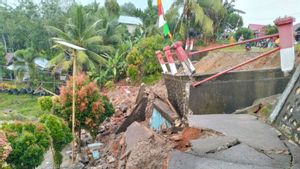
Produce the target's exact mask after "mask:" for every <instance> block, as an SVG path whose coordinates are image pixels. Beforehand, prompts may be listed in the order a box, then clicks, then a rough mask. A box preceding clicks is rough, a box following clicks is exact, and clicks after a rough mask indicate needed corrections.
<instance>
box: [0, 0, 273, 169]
mask: <svg viewBox="0 0 300 169" xmlns="http://www.w3.org/2000/svg"><path fill="white" fill-rule="evenodd" d="M70 2H71V1H68V0H66V1H62V0H41V3H35V1H33V0H20V1H18V3H17V5H16V6H9V5H3V4H1V5H0V22H1V23H2V24H1V25H0V34H1V42H0V81H2V79H3V77H4V78H14V79H16V80H18V81H20V82H22V81H26V84H25V86H26V87H36V86H39V85H40V84H41V82H42V81H44V82H45V81H46V82H51V81H53V80H59V78H58V77H57V75H67V79H68V80H67V81H66V84H65V85H63V86H55V85H54V86H51V87H52V89H53V92H54V91H55V89H57V90H58V87H61V90H60V94H59V95H58V96H54V97H49V96H46V97H41V98H37V97H35V96H30V97H28V96H24V95H22V96H17V97H18V99H13V97H15V96H10V95H8V94H2V93H1V97H0V106H1V104H5V105H12V106H13V107H8V108H11V109H12V110H13V113H14V111H16V113H17V115H16V116H14V117H9V118H7V119H3V118H2V117H6V115H2V114H0V117H1V119H2V120H22V122H16V123H7V124H4V125H2V126H0V127H1V129H2V130H3V131H4V132H5V135H4V134H2V136H1V134H0V151H1V152H4V151H5V152H7V153H6V154H7V155H6V156H0V167H2V166H1V165H2V164H4V163H5V162H4V161H6V162H7V163H8V164H9V165H10V166H11V167H13V168H17V169H18V168H23V169H27V168H28V169H29V168H35V167H36V166H38V165H40V164H41V162H42V160H43V155H44V154H45V152H46V151H47V150H48V148H51V149H52V150H53V152H54V153H53V156H54V160H55V167H56V168H59V166H60V164H61V160H62V155H61V154H60V152H61V150H62V149H63V147H64V146H66V145H67V144H68V143H70V142H71V140H72V135H71V132H70V127H71V114H72V109H71V107H72V96H73V93H72V85H71V84H72V77H71V76H70V75H71V72H72V71H73V70H72V69H73V65H72V64H73V63H74V62H73V59H75V57H72V56H73V54H76V63H77V68H78V71H79V72H82V73H81V74H79V75H78V76H77V77H76V78H75V81H76V84H77V88H76V95H75V98H76V132H77V136H79V137H80V135H81V134H80V131H81V129H86V130H88V131H89V132H91V134H92V135H93V136H95V135H96V134H97V128H98V126H99V125H100V124H101V122H103V121H104V120H105V119H106V118H107V117H110V116H111V115H112V114H113V113H114V108H113V106H112V104H111V103H110V101H109V99H108V98H107V97H105V96H102V95H101V93H100V89H99V86H100V87H104V86H106V87H107V88H112V87H113V86H114V84H115V83H116V82H118V81H120V80H122V79H125V78H127V77H128V78H129V79H130V82H131V83H133V84H135V83H139V82H145V83H152V82H153V81H156V80H158V79H159V78H160V74H161V67H160V65H159V63H158V61H157V59H156V57H155V51H157V50H162V49H163V47H164V46H165V45H171V44H172V43H173V41H177V40H182V41H185V39H186V38H187V37H188V36H193V38H196V39H197V40H198V42H201V44H204V43H209V42H214V41H216V40H218V39H220V38H223V37H224V35H228V32H231V33H232V32H233V31H234V30H236V29H237V28H240V27H241V26H242V25H243V21H242V18H241V16H240V15H239V14H240V13H243V11H240V10H238V9H235V7H234V1H233V0H232V1H227V0H226V1H220V0H186V1H183V0H176V1H174V3H173V4H172V6H171V8H170V9H169V10H168V11H165V19H166V21H167V22H168V24H169V27H170V31H171V33H172V34H173V37H174V39H169V38H168V37H163V35H162V29H161V28H158V27H157V24H156V22H157V19H158V16H157V6H155V5H153V1H152V0H147V7H146V9H143V10H142V9H139V8H137V7H135V5H134V4H132V3H125V4H124V5H122V6H120V5H119V4H118V3H117V1H116V0H105V3H104V4H99V3H97V2H96V1H95V2H94V3H91V4H88V5H85V6H83V5H80V4H76V3H70ZM73 2H74V1H73ZM179 9H183V13H182V14H180V13H179V11H180V10H179ZM120 15H128V16H134V17H137V18H139V19H140V20H141V21H142V24H141V25H138V26H137V28H136V29H135V30H134V32H131V33H130V32H129V30H128V29H127V27H126V25H125V24H121V23H119V22H118V18H119V16H120ZM239 30H243V28H240V29H239ZM268 30H270V32H273V31H274V30H273V29H272V28H270V29H268ZM238 32H239V31H238ZM241 34H243V33H241ZM241 34H236V36H240V35H241ZM249 38H250V37H249ZM58 40H60V41H66V42H69V43H72V44H75V45H78V46H80V47H83V48H84V49H85V50H83V51H78V52H74V51H72V50H70V49H68V48H66V47H64V46H62V45H59V44H57V43H56V41H58ZM199 44H200V43H199ZM6 53H13V54H14V57H15V58H14V61H13V64H12V65H13V67H14V70H13V71H11V70H8V69H6V66H7V65H6V64H7V63H6V60H5V59H4V55H5V54H6ZM38 58H39V59H40V58H45V59H47V60H49V64H48V66H49V67H48V68H47V69H43V70H41V69H39V68H37V66H36V65H35V60H36V59H38ZM27 76H28V77H27ZM24 77H26V78H24ZM24 79H25V80H24ZM44 85H45V84H44ZM59 85H61V84H59ZM6 87H7V85H6ZM8 87H11V85H9V86H8ZM2 96H3V97H2ZM23 100H24V102H22V101H23ZM38 106H39V107H38ZM13 113H11V114H13ZM19 116H21V117H19ZM29 117H30V118H29ZM30 120H34V122H32V121H30ZM75 139H76V140H77V141H78V140H80V138H75ZM8 143H10V144H8ZM4 145H5V146H4ZM8 145H9V146H8ZM79 145H80V144H79ZM10 146H11V148H12V149H9V148H10ZM10 151H11V152H10ZM9 153H10V154H9ZM8 154H9V155H8Z"/></svg>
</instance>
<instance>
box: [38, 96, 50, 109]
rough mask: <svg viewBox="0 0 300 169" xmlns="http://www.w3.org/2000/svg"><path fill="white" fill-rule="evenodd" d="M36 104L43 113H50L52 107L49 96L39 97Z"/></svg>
mask: <svg viewBox="0 0 300 169" xmlns="http://www.w3.org/2000/svg"><path fill="white" fill-rule="evenodd" d="M38 103H39V105H40V107H41V109H42V110H43V111H50V110H51V109H52V106H53V104H52V98H51V96H43V97H39V98H38Z"/></svg>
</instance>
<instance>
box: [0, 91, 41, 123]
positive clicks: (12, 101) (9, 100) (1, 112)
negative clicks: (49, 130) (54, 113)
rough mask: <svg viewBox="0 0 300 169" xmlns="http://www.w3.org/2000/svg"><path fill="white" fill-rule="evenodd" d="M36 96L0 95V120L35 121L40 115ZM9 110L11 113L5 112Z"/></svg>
mask: <svg viewBox="0 0 300 169" xmlns="http://www.w3.org/2000/svg"><path fill="white" fill-rule="evenodd" d="M37 99H38V97H37V96H31V95H9V94H6V93H0V119H1V120H4V121H6V120H36V119H37V117H39V116H40V115H41V114H42V111H41V109H40V107H39V105H38V102H37ZM7 110H11V112H6V113H5V111H7Z"/></svg>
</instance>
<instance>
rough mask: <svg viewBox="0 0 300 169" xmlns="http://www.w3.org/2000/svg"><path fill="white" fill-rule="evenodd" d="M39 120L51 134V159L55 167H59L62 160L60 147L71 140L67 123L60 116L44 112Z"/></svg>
mask: <svg viewBox="0 0 300 169" xmlns="http://www.w3.org/2000/svg"><path fill="white" fill-rule="evenodd" d="M39 122H40V123H42V124H44V125H45V126H46V127H47V128H48V130H49V132H50V136H51V138H52V139H51V142H52V144H51V145H52V147H53V149H54V154H53V159H54V163H55V168H59V167H60V164H61V162H62V155H61V153H60V152H61V151H62V149H63V148H64V147H65V146H66V145H67V144H68V143H70V142H71V141H72V132H71V130H70V128H69V127H68V124H67V123H66V122H65V121H64V120H63V119H61V118H59V117H57V116H54V115H52V114H44V115H42V116H41V117H40V119H39Z"/></svg>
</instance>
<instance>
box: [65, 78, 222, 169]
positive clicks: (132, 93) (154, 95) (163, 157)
mask: <svg viewBox="0 0 300 169" xmlns="http://www.w3.org/2000/svg"><path fill="white" fill-rule="evenodd" d="M106 95H107V96H108V97H109V98H110V99H111V101H112V104H113V105H114V107H115V109H116V112H115V114H114V115H113V116H112V117H110V118H108V119H106V120H105V121H104V122H103V123H102V125H101V126H100V127H99V134H98V135H97V137H96V139H95V140H93V139H92V137H91V136H90V134H89V133H88V132H85V131H83V132H82V136H81V138H82V139H81V144H82V145H81V146H82V149H81V153H78V155H77V163H76V164H75V165H73V166H72V167H73V168H78V169H79V168H92V169H108V168H118V169H127V168H130V169H135V168H136V169H139V168H145V169H147V168H149V169H153V168H167V166H168V161H169V154H170V152H171V151H172V150H173V149H177V150H180V151H187V150H188V149H189V148H190V147H191V145H190V140H191V139H197V138H204V137H209V136H213V135H216V134H217V133H214V132H211V131H207V130H202V129H198V128H189V127H188V126H187V125H186V124H185V122H184V120H182V119H183V118H182V117H180V115H179V114H177V112H176V110H175V109H174V107H173V106H172V105H171V104H170V102H169V101H168V99H167V95H166V89H165V86H164V84H163V82H159V83H157V84H156V85H154V86H150V87H149V86H145V85H141V87H133V86H119V87H117V88H116V90H114V91H110V92H107V93H106ZM65 153H68V154H69V155H70V151H65ZM66 160H67V159H66ZM64 166H65V165H64ZM62 168H65V167H62Z"/></svg>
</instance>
